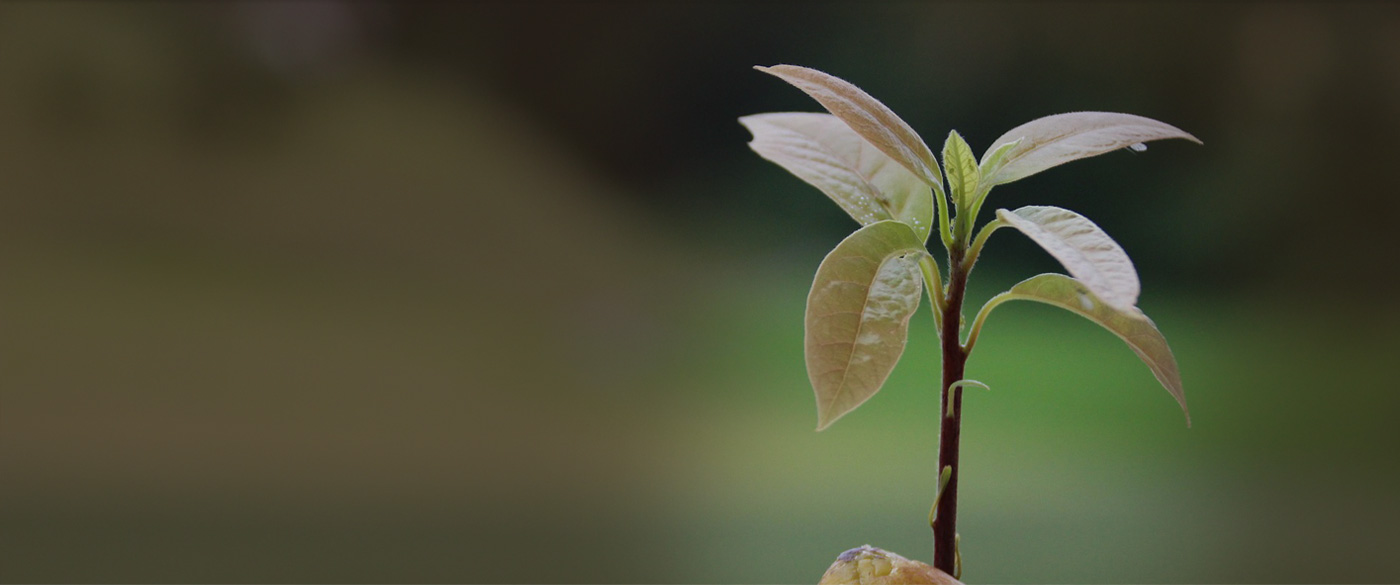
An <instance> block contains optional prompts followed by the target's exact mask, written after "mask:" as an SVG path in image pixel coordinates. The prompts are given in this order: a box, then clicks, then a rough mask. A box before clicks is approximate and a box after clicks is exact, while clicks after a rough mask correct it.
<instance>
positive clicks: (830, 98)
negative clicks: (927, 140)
mask: <svg viewBox="0 0 1400 585" xmlns="http://www.w3.org/2000/svg"><path fill="white" fill-rule="evenodd" d="M754 69H757V70H759V71H762V72H764V73H768V74H770V75H773V76H775V77H777V78H779V79H782V80H783V81H786V82H788V83H791V84H792V85H793V86H795V87H797V89H800V90H802V91H804V92H806V93H807V95H809V96H812V99H815V100H817V101H818V102H820V103H821V105H822V107H825V108H826V110H827V111H828V112H831V113H832V114H835V115H836V117H837V118H840V119H841V121H842V122H845V123H846V124H847V125H849V126H850V127H851V129H852V130H855V131H856V133H857V134H860V135H861V137H863V138H865V139H866V140H869V141H870V143H871V144H874V145H875V148H878V149H880V152H883V153H885V154H887V155H889V157H890V158H892V159H894V160H895V162H898V163H899V164H901V165H903V166H904V168H907V169H909V172H911V173H914V175H915V176H917V177H919V178H920V179H922V180H923V181H924V182H925V183H928V184H929V186H931V187H935V188H937V189H939V190H940V191H942V189H943V181H942V180H941V178H940V177H939V176H938V161H937V160H935V159H934V158H933V152H932V151H930V150H929V149H928V145H927V144H924V140H923V139H922V138H920V137H919V134H918V133H917V132H914V129H913V128H910V127H909V125H908V124H906V123H904V120H901V119H900V118H899V116H897V115H895V113H894V112H893V111H890V109H889V108H888V107H885V104H882V103H880V101H879V100H877V99H875V98H873V97H870V94H867V93H865V92H864V91H862V90H861V89H860V88H859V87H856V86H855V85H853V84H851V83H850V82H848V81H845V80H843V79H840V78H838V77H834V76H832V75H827V74H826V73H822V72H821V71H817V70H816V69H809V68H806V67H799V66H796V65H774V66H772V67H754Z"/></svg>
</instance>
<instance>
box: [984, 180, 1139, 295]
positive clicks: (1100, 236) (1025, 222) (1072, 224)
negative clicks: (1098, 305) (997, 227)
mask: <svg viewBox="0 0 1400 585" xmlns="http://www.w3.org/2000/svg"><path fill="white" fill-rule="evenodd" d="M997 218H998V219H1001V220H1002V221H1003V222H1006V224H1007V225H1009V226H1011V227H1014V228H1016V229H1017V230H1020V231H1021V233H1023V234H1026V236H1027V237H1029V238H1030V239H1031V240H1034V241H1035V243H1037V244H1040V247H1042V248H1045V251H1046V252H1049V253H1050V255H1051V256H1054V257H1055V259H1056V260H1059V261H1060V264H1063V265H1064V267H1065V269H1067V270H1069V273H1070V275H1072V276H1074V278H1076V279H1078V280H1079V281H1080V282H1082V283H1084V285H1085V286H1087V287H1089V290H1091V291H1094V294H1095V295H1096V296H1098V297H1099V298H1100V299H1103V301H1104V302H1105V303H1108V304H1110V305H1112V306H1113V307H1114V308H1116V309H1118V310H1120V311H1128V310H1130V309H1132V308H1133V306H1134V305H1136V304H1137V299H1138V294H1139V293H1140V292H1141V290H1142V288H1141V285H1140V284H1139V282H1138V275H1137V270H1136V269H1134V268H1133V261H1132V260H1130V259H1128V253H1127V252H1124V251H1123V247H1122V246H1119V245H1118V242H1115V241H1113V238H1110V237H1108V234H1106V233H1104V231H1103V230H1102V229H1099V226H1097V225H1095V224H1094V222H1092V221H1089V219H1088V218H1086V217H1084V216H1082V215H1079V214H1078V213H1075V212H1073V211H1070V210H1068V209H1061V208H1059V207H1051V206H1040V205H1028V206H1026V207H1022V208H1020V209H1017V210H1016V211H1007V210H1005V209H998V210H997Z"/></svg>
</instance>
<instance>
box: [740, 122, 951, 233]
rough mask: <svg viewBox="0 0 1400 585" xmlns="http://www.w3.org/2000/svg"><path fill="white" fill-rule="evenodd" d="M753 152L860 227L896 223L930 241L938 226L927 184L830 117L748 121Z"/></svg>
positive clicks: (746, 124)
mask: <svg viewBox="0 0 1400 585" xmlns="http://www.w3.org/2000/svg"><path fill="white" fill-rule="evenodd" d="M739 122H740V123H741V124H743V125H744V127H746V128H748V129H749V132H752V133H753V136H754V139H753V141H751V142H749V147H750V148H752V149H753V150H754V152H757V153H758V154H759V156H762V157H763V158H765V159H768V160H770V161H773V162H774V163H777V164H778V165H779V166H781V167H783V168H785V169H787V170H788V171H789V172H791V173H792V174H794V175H797V176H798V177H799V178H801V179H802V180H803V181H806V182H807V183H809V184H811V185H812V186H814V187H816V188H817V189H820V190H821V191H822V193H825V194H826V195H827V197H830V198H831V199H832V200H833V201H835V202H836V204H837V205H840V206H841V209H844V210H845V211H846V213H848V214H850V215H851V217H852V218H854V219H855V220H856V221H857V222H860V224H861V225H870V224H872V223H875V222H877V221H881V220H886V219H897V220H899V221H902V222H904V223H906V224H909V226H910V227H912V228H914V232H915V233H916V234H917V235H918V236H919V241H927V240H928V235H929V230H930V229H931V226H932V225H933V221H934V216H933V195H932V192H931V191H930V190H929V187H928V185H925V184H924V182H923V181H921V180H919V178H918V177H915V176H914V175H913V173H910V172H909V170H908V169H906V168H904V167H903V166H901V165H899V164H898V163H895V162H894V160H892V159H890V157H888V156H886V155H885V153H883V152H880V151H879V150H878V149H876V148H875V146H874V145H872V144H870V142H868V141H866V140H865V139H863V138H861V137H860V135H859V134H856V133H855V131H854V130H852V129H851V128H850V127H849V126H847V125H846V124H845V123H844V122H842V121H841V120H840V119H838V118H837V117H836V116H833V115H831V114H817V113H799V112H791V113H772V114H758V115H753V116H744V117H742V118H739Z"/></svg>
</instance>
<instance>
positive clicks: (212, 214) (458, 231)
mask: <svg viewBox="0 0 1400 585" xmlns="http://www.w3.org/2000/svg"><path fill="white" fill-rule="evenodd" d="M774 63H797V64H803V65H807V66H812V67H816V68H819V69H822V70H825V71H828V72H831V73H833V74H836V75H838V76H841V77H844V78H846V79H848V80H850V81H852V82H854V83H856V84H858V85H860V86H862V87H863V88H865V89H866V90H867V91H869V92H870V93H872V94H873V95H875V96H877V97H879V98H880V99H882V100H883V101H884V102H885V103H887V104H888V105H890V106H891V107H892V108H893V109H894V110H895V111H897V112H899V113H900V114H901V115H902V116H903V117H904V118H905V119H906V120H907V121H909V122H910V123H911V124H912V125H913V126H914V127H915V128H917V129H919V130H920V131H921V132H923V133H924V135H925V139H926V140H927V141H928V142H929V143H930V144H934V145H941V144H942V140H943V137H944V135H945V134H946V132H947V131H948V130H949V129H950V128H957V129H958V130H959V131H960V132H961V133H962V134H963V135H964V136H965V137H967V139H968V140H969V141H970V142H971V143H972V145H973V147H974V149H976V150H978V151H979V152H980V150H981V149H983V148H986V147H987V146H989V144H988V141H990V140H991V139H993V138H994V137H996V136H998V135H1000V134H1001V133H1002V132H1003V131H1004V130H1006V129H1008V128H1010V127H1012V126H1015V125H1017V124H1020V123H1022V122H1024V121H1026V120H1029V119H1032V118H1035V117H1038V116H1042V115H1047V114H1052V113H1058V112H1063V111H1072V110H1108V111H1124V112H1132V113H1137V114H1142V115H1146V116H1150V117H1153V118H1158V119H1161V120H1164V121H1167V122H1169V123H1172V124H1175V125H1177V126H1180V127H1181V128H1184V129H1187V130H1188V131H1190V132H1193V133H1194V134H1195V135H1197V136H1199V137H1200V138H1201V139H1202V140H1204V142H1205V146H1204V147H1200V146H1196V145H1192V144H1189V143H1186V142H1184V141H1174V142H1162V143H1154V144H1153V145H1152V146H1151V148H1150V149H1149V150H1148V151H1147V152H1146V153H1141V154H1134V153H1129V152H1121V153H1114V154H1108V155H1104V156H1102V157H1098V158H1096V159H1092V160H1087V161H1081V162H1076V163H1074V164H1072V165H1067V166H1064V167H1060V168H1057V169H1055V170H1053V171H1051V172H1047V173H1044V174H1042V175H1038V176H1035V177H1033V178H1030V179H1027V180H1025V181H1022V182H1019V183H1016V184H1013V185H1009V186H1005V187H1001V188H998V189H997V190H996V192H994V193H993V195H992V196H993V198H994V201H993V203H992V204H993V205H995V206H1004V207H1008V208H1014V207H1017V206H1020V205H1026V204H1032V203H1043V204H1053V205H1062V206H1066V207H1070V208H1072V209H1075V210H1078V211H1080V212H1082V213H1084V214H1085V215H1087V216H1089V217H1091V218H1094V219H1095V220H1096V221H1098V222H1099V223H1100V225H1102V226H1104V227H1105V228H1106V229H1107V230H1108V231H1109V233H1111V234H1113V235H1114V236H1115V237H1116V238H1117V239H1118V240H1119V242H1121V243H1122V244H1123V245H1124V247H1125V248H1126V249H1127V250H1128V252H1129V253H1130V254H1131V255H1132V256H1133V258H1134V259H1135V261H1136V263H1137V265H1138V268H1139V270H1140V272H1141V275H1142V279H1143V282H1144V289H1145V294H1144V295H1143V298H1142V302H1141V306H1142V307H1143V308H1144V310H1146V311H1147V312H1148V313H1149V314H1150V315H1152V316H1153V317H1154V318H1155V320H1156V321H1157V323H1158V325H1159V326H1160V327H1161V329H1162V330H1163V331H1164V332H1165V333H1166V335H1167V337H1168V339H1170V340H1171V342H1172V343H1173V347H1174V349H1175V351H1176V354H1177V357H1178V359H1179V361H1180V364H1181V367H1182V370H1183V375H1184V378H1185V382H1186V388H1187V396H1188V399H1189V401H1190V404H1191V408H1192V416H1193V420H1194V426H1193V428H1189V429H1188V428H1186V426H1185V424H1184V421H1183V417H1182V416H1181V413H1180V412H1179V411H1178V409H1177V408H1176V405H1175V404H1174V402H1173V401H1172V399H1171V398H1170V397H1169V396H1168V395H1167V393H1166V392H1164V391H1163V390H1162V389H1161V388H1159V387H1158V386H1157V384H1156V382H1155V381H1154V380H1153V378H1152V376H1151V374H1150V373H1149V372H1148V370H1147V369H1146V368H1145V367H1143V366H1142V365H1141V364H1140V363H1138V361H1137V360H1136V359H1135V357H1134V355H1133V353H1132V352H1131V351H1129V350H1128V349H1127V348H1126V347H1124V346H1122V344H1121V343H1120V342H1119V341H1118V340H1117V339H1116V338H1114V337H1113V336H1112V335H1110V334H1108V333H1106V332H1104V331H1102V330H1100V329H1098V328H1097V327H1095V326H1094V325H1093V324H1091V323H1089V322H1087V321H1083V320H1081V319H1079V318H1077V317H1075V316H1073V315H1070V314H1068V313H1062V312H1057V311H1056V310H1054V309H1052V308H1050V307H1046V306H1042V305H1033V304H1019V305H1018V304H1013V305H1009V306H1007V307H1005V308H1003V309H1000V310H999V311H998V312H997V314H996V316H995V317H993V318H992V319H991V320H990V321H989V323H988V326H987V330H986V331H985V335H984V337H983V340H982V343H981V344H979V346H978V351H977V353H976V354H975V355H974V356H973V359H972V362H971V363H970V366H969V367H970V370H969V371H970V375H971V376H973V377H976V378H978V379H980V380H983V381H985V382H987V383H988V384H990V385H991V387H992V391H991V392H976V393H973V394H971V395H969V397H968V401H967V408H966V415H965V427H964V433H963V449H964V451H963V456H962V460H963V462H964V469H963V473H962V478H963V479H962V482H963V483H962V492H961V493H962V496H961V498H960V504H961V505H962V509H961V511H960V525H959V528H960V532H961V534H962V543H963V559H964V563H965V566H966V572H965V574H964V577H965V579H966V580H967V581H968V582H974V583H976V582H983V583H986V582H1001V583H1017V582H1023V583H1030V582H1052V583H1054V582H1082V583H1094V582H1144V583H1149V582H1229V583H1248V582H1271V583H1289V582H1394V581H1398V580H1400V555H1397V554H1396V551H1400V458H1397V455H1396V452H1397V448H1400V430H1397V426H1398V425H1397V420H1400V383H1397V382H1396V375H1395V373H1394V368H1395V366H1396V365H1397V364H1396V362H1397V358H1400V334H1397V328H1400V308H1398V307H1397V305H1396V301H1397V293H1400V260H1397V258H1396V253H1397V246H1396V244H1395V239H1394V238H1395V234H1396V228H1395V220H1396V217H1397V216H1400V180H1397V179H1396V168H1395V167H1396V164H1397V160H1400V146H1397V140H1400V6H1397V5H1395V4H1385V3H1376V4H1336V3H1328V4H1322V3H1318V4H1272V3H1269V4H1248V3H1231V4H1225V5H1213V4H1167V3H1153V4H1131V3H1096V4H1049V3H1045V4H1039V3H1038V4H1026V3H1011V4H998V3H977V4H952V3H946V4H945V3H928V4H925V3H920V4H893V3H890V4H867V3H861V4H856V3H850V4H812V3H802V4H758V5H743V4H738V3H732V4H731V3H723V4H682V3H655V4H644V3H623V4H603V3H586V4H575V3H557V4H534V3H524V2H511V3H446V2H444V3H396V4H387V3H386V4H376V3H353V2H332V1H318V2H250V3H174V4H165V3H155V2H141V3H131V4H123V3H105V2H104V3H98V2H77V3H61V2H6V3H4V4H0V579H3V580H4V581H7V582H16V581H25V582H31V581H32V582H43V581H100V582H121V581H141V582H161V581H181V582H209V581H217V582H264V581H274V582H303V581H335V582H483V581H484V582H530V583H535V582H678V583H680V582H716V583H719V582H724V583H766V582H774V583H802V582H815V581H816V580H817V579H818V578H819V577H820V575H821V574H822V572H823V571H824V570H825V568H826V566H827V565H828V564H829V563H830V562H831V561H832V559H833V558H834V557H835V556H836V555H837V554H838V553H840V552H841V551H842V550H845V549H847V548H851V547H854V546H858V545H861V544H865V543H870V544H874V545H877V546H881V547H884V548H888V549H891V550H895V551H898V552H901V553H902V554H905V555H906V556H910V557H915V558H924V559H928V558H930V557H931V551H930V550H929V547H930V546H931V537H930V534H929V531H928V528H927V526H926V524H925V519H926V518H925V516H926V514H927V511H928V506H929V504H930V502H931V498H932V495H933V492H934V487H935V483H934V473H933V471H934V469H933V468H934V464H935V461H936V453H935V450H936V445H937V424H936V418H937V409H938V404H937V402H938V400H937V398H936V393H937V388H936V386H937V383H938V364H937V363H936V358H935V357H934V356H935V355H936V354H935V345H936V344H935V335H934V331H933V330H932V329H933V328H932V323H931V320H928V319H927V318H925V317H919V318H917V319H916V320H915V321H914V326H913V328H912V333H911V339H910V343H909V348H908V351H907V352H906V354H905V358H904V360H903V363H901V364H900V366H899V368H898V369H897V370H896V372H895V374H894V375H893V377H892V379H891V380H890V382H889V384H888V385H887V386H886V388H885V389H884V390H883V391H882V392H881V394H880V395H878V396H877V397H876V398H875V399H873V400H872V401H870V402H869V403H867V404H866V405H865V406H864V407H863V408H861V409H860V410H858V411H856V412H855V413H853V414H852V415H850V416H847V417H846V418H844V419H843V420H841V421H840V423H839V424H837V425H835V426H834V427H832V428H831V429H829V430H827V431H824V432H822V433H815V432H813V430H812V429H813V427H814V425H815V408H814V404H813V400H812V397H811V391H810V389H809V386H808V385H807V380H806V375H805V370H804V366H803V362H802V338H801V323H802V310H803V303H804V301H805V298H806V294H807V287H808V285H809V284H810V278H811V275H812V273H813V272H814V271H815V269H816V267H817V264H818V262H819V261H820V260H821V258H822V256H823V255H824V254H825V253H826V252H827V251H828V250H829V249H830V248H831V247H832V246H834V245H835V244H836V243H837V242H838V241H840V239H841V238H842V237H844V235H845V234H847V233H848V232H849V231H851V230H852V229H853V228H854V227H855V226H854V223H853V222H851V221H850V220H849V219H848V218H846V217H845V216H844V215H843V214H842V213H841V212H840V211H839V210H838V209H837V208H836V206H835V205H833V204H831V203H830V202H829V201H827V200H826V199H825V198H824V197H822V196H821V194H820V193H819V192H817V191H816V190H815V189H812V188H810V187H808V186H806V185H805V184H803V183H801V182H800V181H798V180H797V179H795V178H793V177H790V176H788V175H786V173H784V172H783V171H782V170H781V169H779V168H777V167H776V166H774V165H771V164H769V163H767V162H765V161H763V160H761V159H759V158H758V157H757V156H756V155H754V154H753V153H752V152H750V151H749V150H748V149H747V148H746V146H745V142H747V140H748V138H749V137H748V135H747V133H746V132H745V131H744V130H743V128H742V127H741V126H740V125H739V124H738V123H737V122H736V121H735V118H737V117H738V116H741V115H745V114H751V113H758V112H765V111H781V110H804V111H815V110H817V109H818V106H817V105H816V104H815V102H812V101H810V100H809V99H808V98H806V97H805V96H803V95H802V94H801V93H800V92H798V91H797V90H795V89H793V88H791V87H788V86H787V85H786V84H784V83H782V82H781V81H779V80H777V79H774V78H771V77H768V76H765V75H763V74H761V73H758V72H756V71H753V70H752V69H750V67H751V66H753V65H757V64H774ZM984 258H985V261H984V263H983V264H981V266H980V267H979V268H978V271H977V273H976V274H975V275H974V279H973V281H974V282H973V289H972V291H973V300H972V301H971V302H972V303H973V305H974V307H975V306H976V304H977V303H980V299H984V298H986V297H987V296H989V295H991V294H993V293H995V292H996V291H998V290H1000V289H1002V288H1004V287H1006V286H1008V285H1010V284H1011V283H1014V282H1016V281H1017V280H1019V279H1021V278H1024V277H1026V276H1029V275H1032V274H1036V273H1038V272H1042V271H1052V270H1057V267H1056V265H1055V264H1054V262H1053V260H1051V259H1050V258H1049V257H1048V256H1047V255H1046V254H1044V253H1043V252H1041V251H1039V250H1037V249H1036V248H1035V247H1034V246H1033V245H1031V244H1029V243H1028V242H1026V241H1024V238H1020V237H1018V235H1017V234H1014V233H1011V232H1006V233H1004V234H998V236H997V237H996V238H994V239H993V240H992V241H991V243H990V244H989V245H988V248H987V251H986V255H985V256H984Z"/></svg>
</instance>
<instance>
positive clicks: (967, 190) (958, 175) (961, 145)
mask: <svg viewBox="0 0 1400 585" xmlns="http://www.w3.org/2000/svg"><path fill="white" fill-rule="evenodd" d="M943 174H944V175H945V176H946V177H947V178H948V192H949V193H950V194H952V196H953V203H954V204H955V205H957V209H958V215H960V216H961V215H962V214H963V213H964V212H966V211H969V210H970V209H971V208H972V198H973V196H974V195H976V193H977V181H978V180H979V178H980V176H981V172H980V171H979V169H978V167H977V157H975V156H973V155H972V148H971V147H969V146H968V145H967V141H965V140H963V137H962V135H960V134H958V131H957V130H954V131H952V132H949V133H948V140H947V141H945V142H944V143H943Z"/></svg>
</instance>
